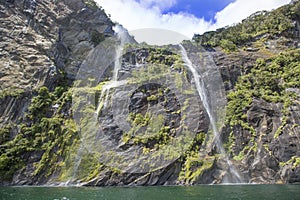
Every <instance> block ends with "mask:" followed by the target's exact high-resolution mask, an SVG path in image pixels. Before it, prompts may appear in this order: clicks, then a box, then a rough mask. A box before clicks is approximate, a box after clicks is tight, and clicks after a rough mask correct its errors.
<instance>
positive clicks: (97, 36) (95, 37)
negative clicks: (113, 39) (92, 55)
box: [91, 30, 105, 46]
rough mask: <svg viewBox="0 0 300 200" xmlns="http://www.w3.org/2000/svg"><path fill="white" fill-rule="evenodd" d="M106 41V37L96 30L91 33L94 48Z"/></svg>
mask: <svg viewBox="0 0 300 200" xmlns="http://www.w3.org/2000/svg"><path fill="white" fill-rule="evenodd" d="M104 40H105V35H104V34H103V33H99V32H98V31H96V30H94V31H92V33H91V41H92V43H93V45H94V46H97V45H98V44H100V43H101V42H102V41H104Z"/></svg>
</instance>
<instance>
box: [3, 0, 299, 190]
mask: <svg viewBox="0 0 300 200" xmlns="http://www.w3.org/2000/svg"><path fill="white" fill-rule="evenodd" d="M0 7H1V11H0V21H1V27H0V34H1V37H0V46H1V52H0V59H1V63H0V65H1V67H0V83H1V84H0V85H1V86H0V87H1V88H0V89H1V90H0V91H1V93H0V104H1V107H0V183H1V184H12V185H22V184H27V185H38V184H63V183H64V184H81V185H88V186H109V185H111V186H112V185H119V186H121V185H168V184H197V183H203V184H208V183H224V182H232V181H233V180H235V177H234V174H233V173H232V172H233V171H237V173H238V174H239V176H240V179H241V181H243V182H246V183H248V182H250V183H289V182H290V183H294V182H299V181H300V178H299V169H300V162H299V156H300V155H299V153H300V151H299V144H300V141H299V134H300V130H299V125H300V122H299V112H300V111H299V107H300V105H299V101H300V100H299V99H300V93H299V77H300V74H299V68H300V65H299V54H300V53H299V13H300V12H299V8H300V3H299V2H297V1H295V2H294V3H291V4H289V5H286V6H284V7H282V8H279V9H278V10H275V11H272V12H260V13H256V14H253V15H252V16H250V17H249V18H247V19H245V20H244V21H243V22H242V23H240V24H237V25H235V26H232V27H226V28H224V29H220V30H217V31H215V32H209V33H205V34H203V35H195V37H194V41H185V42H183V47H184V48H185V49H186V54H187V55H186V56H187V57H189V59H190V60H191V61H192V62H193V63H195V64H194V67H195V70H196V71H197V72H199V73H200V72H201V73H203V74H202V75H201V77H202V79H203V80H204V86H205V87H206V88H207V90H208V94H207V98H208V99H210V100H213V101H214V102H211V103H210V104H211V105H210V106H212V107H214V106H216V107H218V106H220V108H219V107H218V108H216V110H214V113H215V114H216V116H217V117H216V118H217V119H221V120H220V121H218V120H217V122H219V123H220V124H217V125H218V128H219V129H220V130H221V131H220V132H221V139H222V142H223V143H224V147H225V150H226V153H225V154H227V155H225V154H224V153H222V154H223V155H221V154H220V148H219V149H218V148H217V142H218V139H216V136H215V135H213V134H212V130H211V129H210V126H209V121H210V120H209V116H208V113H207V110H206V109H205V106H204V105H203V101H201V100H200V98H199V95H198V93H197V90H196V89H197V88H196V87H195V78H196V77H194V76H193V75H194V74H193V73H192V71H191V70H190V69H189V68H188V67H187V61H186V60H185V59H183V58H182V57H183V53H182V51H181V50H180V47H179V46H173V45H169V46H164V47H151V46H148V45H145V44H143V45H138V44H134V43H135V42H134V39H133V38H131V37H130V36H129V35H128V33H127V32H126V30H124V29H122V28H121V27H118V28H117V29H114V30H116V32H117V34H116V33H115V32H114V31H113V26H114V23H112V22H111V21H110V19H109V18H108V16H107V15H106V14H105V12H104V10H102V9H101V8H98V6H97V5H96V4H95V2H94V1H92V0H62V1H56V0H44V1H42V0H36V1H35V0H1V4H0ZM117 36H118V37H117ZM126 43H127V44H126ZM128 43H131V44H128ZM211 69H214V70H215V71H213V72H214V73H210V72H212V70H211ZM216 71H218V72H219V71H220V74H216V73H215V72H216ZM201 73H200V74H201ZM216 75H217V76H216ZM218 76H220V78H222V80H223V81H220V79H218ZM208 80H210V81H208ZM212 82H215V83H216V84H218V86H220V88H218V89H220V91H219V90H216V87H214V86H213V85H212V84H211V83H212ZM218 82H220V83H218ZM223 85H224V87H223ZM221 86H222V87H221ZM225 94H227V101H228V102H226V100H225V99H224V98H223V97H225ZM197 95H198V96H197ZM223 95H224V96H223ZM220 97H221V98H220ZM225 104H227V107H226V108H227V110H226V113H225V112H224V109H223V106H224V105H225ZM225 114H226V118H225ZM174 144H176V145H174ZM174 146H175V147H174Z"/></svg>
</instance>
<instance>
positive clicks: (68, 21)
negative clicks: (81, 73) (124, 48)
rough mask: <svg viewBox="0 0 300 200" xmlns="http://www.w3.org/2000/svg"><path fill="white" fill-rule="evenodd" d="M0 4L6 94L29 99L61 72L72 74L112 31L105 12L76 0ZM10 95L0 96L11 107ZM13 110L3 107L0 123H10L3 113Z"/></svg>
mask: <svg viewBox="0 0 300 200" xmlns="http://www.w3.org/2000/svg"><path fill="white" fill-rule="evenodd" d="M0 6H1V18H0V20H1V24H2V26H1V30H0V31H1V39H0V40H1V42H0V43H1V49H2V50H1V55H0V56H1V69H0V70H1V72H0V85H1V91H3V95H5V96H18V95H19V94H23V93H25V94H23V95H24V96H25V97H29V98H28V99H30V97H31V92H32V91H34V90H35V89H38V88H39V87H41V86H43V85H46V86H48V87H49V88H54V87H55V85H57V82H58V80H59V79H61V78H62V77H63V76H66V77H68V78H70V79H74V78H75V76H76V74H77V71H78V68H79V66H80V64H81V63H82V61H83V60H84V58H85V56H86V55H87V54H88V53H89V52H90V51H91V50H92V49H93V48H94V47H95V46H96V45H97V44H98V43H99V42H101V40H103V39H104V38H105V37H107V36H112V35H113V34H114V33H113V30H112V26H113V23H112V22H111V21H110V19H109V18H108V17H107V15H106V14H105V13H104V11H103V10H101V9H97V8H93V7H92V6H90V5H86V4H85V3H83V1H81V0H75V1H35V0H24V1H23V0H16V1H5V0H2V1H1V4H0ZM62 70H63V71H64V73H65V74H62V73H61V72H62ZM9 99H10V98H4V99H3V98H1V105H9V106H12V107H13V106H14V105H15V103H11V104H9V102H10V100H9ZM21 99H22V98H21ZM23 100H24V101H26V98H23ZM12 101H13V100H12ZM18 104H23V105H24V104H28V102H27V103H22V102H20V103H18ZM7 109H8V110H18V109H15V108H12V109H10V108H7ZM12 115H13V114H10V113H5V114H4V113H3V112H2V113H1V118H2V119H1V120H2V124H3V123H4V124H5V123H9V120H8V119H3V117H4V116H12ZM19 116H20V115H19Z"/></svg>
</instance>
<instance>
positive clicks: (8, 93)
mask: <svg viewBox="0 0 300 200" xmlns="http://www.w3.org/2000/svg"><path fill="white" fill-rule="evenodd" d="M24 93H25V90H24V89H18V88H16V89H14V88H10V89H5V90H2V91H0V100H1V99H4V98H5V97H17V96H20V95H22V94H24Z"/></svg>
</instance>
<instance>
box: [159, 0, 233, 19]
mask: <svg viewBox="0 0 300 200" xmlns="http://www.w3.org/2000/svg"><path fill="white" fill-rule="evenodd" d="M234 1H235V0H178V1H177V2H176V4H175V5H174V6H172V7H171V8H169V9H167V10H164V11H163V14H167V13H168V12H174V13H180V12H186V13H190V14H193V15H194V16H196V17H198V18H204V19H205V20H206V21H211V20H212V21H214V22H215V21H216V20H215V19H214V17H215V15H216V13H217V12H219V11H221V10H223V9H224V8H225V7H226V6H228V4H230V3H232V2H234Z"/></svg>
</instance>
